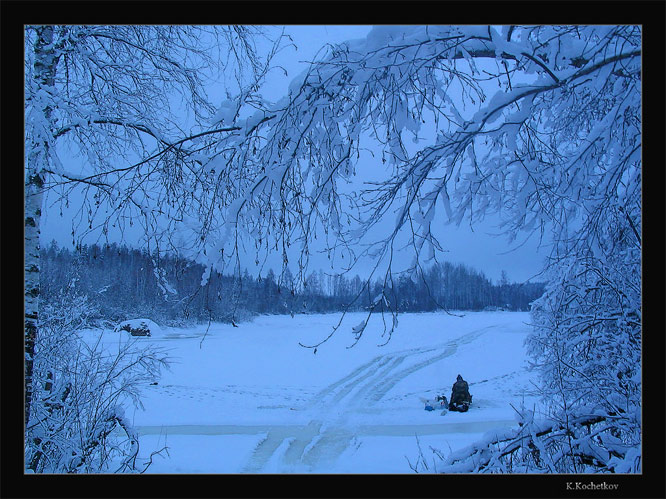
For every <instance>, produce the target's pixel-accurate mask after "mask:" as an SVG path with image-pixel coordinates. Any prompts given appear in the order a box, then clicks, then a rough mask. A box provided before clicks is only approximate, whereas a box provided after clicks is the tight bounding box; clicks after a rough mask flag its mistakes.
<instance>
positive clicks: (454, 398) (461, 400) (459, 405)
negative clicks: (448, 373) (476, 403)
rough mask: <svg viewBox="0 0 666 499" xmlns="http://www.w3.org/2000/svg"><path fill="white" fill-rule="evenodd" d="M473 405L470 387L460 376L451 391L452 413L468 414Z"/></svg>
mask: <svg viewBox="0 0 666 499" xmlns="http://www.w3.org/2000/svg"><path fill="white" fill-rule="evenodd" d="M471 403H472V396H471V395H470V393H469V385H468V384H467V381H465V380H464V379H463V378H462V376H461V375H460V374H459V375H458V377H457V378H456V382H455V383H454V384H453V388H452V389H451V402H450V403H449V410H450V411H458V412H467V409H469V406H470V404H471Z"/></svg>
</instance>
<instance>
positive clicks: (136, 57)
mask: <svg viewBox="0 0 666 499" xmlns="http://www.w3.org/2000/svg"><path fill="white" fill-rule="evenodd" d="M260 33H261V32H260V30H259V29H258V28H253V27H243V26H234V27H222V26H200V27H194V26H132V25H123V26H104V25H94V26H93V25H75V26H74V25H67V26H63V25H56V26H51V25H42V26H26V28H25V80H24V81H25V170H24V172H25V200H26V201H25V255H26V258H25V392H26V397H25V421H26V424H28V423H29V419H30V417H31V409H32V408H31V405H32V398H33V392H35V391H36V390H39V389H40V388H39V387H37V386H36V385H37V384H38V383H43V382H44V380H36V379H35V378H34V376H33V369H34V362H35V345H36V343H37V342H38V341H39V330H38V327H39V326H38V324H39V270H40V269H39V267H40V266H39V228H40V223H41V219H42V210H44V209H45V208H46V209H49V210H51V211H55V210H57V209H58V206H60V209H61V210H62V208H63V207H68V206H69V203H70V200H76V199H80V200H81V201H80V203H77V206H74V208H76V209H77V211H76V216H75V220H74V222H73V226H72V238H73V240H74V241H76V238H80V237H82V236H83V235H85V233H86V231H93V230H98V231H101V233H102V235H106V234H108V232H109V231H111V230H113V229H114V228H115V230H116V231H120V233H124V232H125V230H127V229H128V228H129V227H130V226H132V225H134V224H141V225H142V228H143V229H144V232H145V236H146V237H145V239H146V241H150V242H152V243H153V247H155V246H159V245H160V243H162V245H166V244H167V243H166V242H164V241H165V240H166V238H165V239H164V240H163V239H162V238H164V237H165V234H166V233H167V232H169V229H170V227H169V222H170V221H172V220H182V218H183V216H185V215H184V214H185V213H186V212H187V213H192V212H191V211H190V205H188V204H187V203H188V201H189V200H191V199H192V197H193V196H194V193H196V192H197V190H198V189H200V188H201V186H202V185H204V184H205V185H206V186H207V185H208V184H206V182H207V181H206V180H205V179H207V175H206V174H205V173H204V172H203V170H202V169H201V168H200V163H197V162H196V159H195V158H193V157H192V156H191V155H190V156H188V155H187V154H185V153H184V152H183V148H184V147H185V146H187V145H191V144H195V143H196V144H197V146H195V147H202V146H204V145H205V143H206V141H207V140H210V139H211V138H214V137H217V138H219V137H220V136H221V135H225V134H230V133H232V132H234V131H236V130H238V127H233V126H231V125H230V122H231V121H232V119H233V117H234V115H235V113H236V112H237V111H238V107H239V106H240V104H241V103H252V102H253V100H254V98H255V97H254V92H255V91H256V88H257V84H258V82H259V81H260V79H261V78H262V77H263V75H264V74H265V72H266V71H267V69H268V65H267V59H269V58H270V55H271V54H272V53H269V56H268V57H267V58H262V57H259V56H258V51H257V50H256V43H257V40H258V39H259V36H260ZM274 48H275V46H274ZM220 68H224V70H225V73H226V75H227V76H234V75H235V76H236V78H237V81H238V89H237V90H238V95H237V96H236V97H235V99H229V100H228V101H226V102H227V104H224V105H223V106H221V107H218V106H213V105H212V104H211V103H210V102H209V98H208V96H207V94H206V88H207V85H206V84H207V83H208V81H207V79H206V78H207V75H209V74H210V71H211V70H212V71H214V70H216V69H218V70H219V69H220ZM212 76H214V77H217V76H218V75H216V74H213V75H212ZM229 102H234V103H235V105H237V107H234V106H230V105H228V103H229ZM221 110H224V112H223V113H221ZM211 120H212V121H213V122H214V123H215V126H214V127H212V128H211V126H210V123H211ZM204 128H205V131H203V130H204ZM189 152H190V153H191V150H190V151H189ZM202 182H203V184H202ZM47 191H48V192H49V203H50V204H49V206H48V207H46V206H45V197H44V196H45V192H47ZM75 202H76V201H75ZM162 223H164V224H165V225H161V224H162Z"/></svg>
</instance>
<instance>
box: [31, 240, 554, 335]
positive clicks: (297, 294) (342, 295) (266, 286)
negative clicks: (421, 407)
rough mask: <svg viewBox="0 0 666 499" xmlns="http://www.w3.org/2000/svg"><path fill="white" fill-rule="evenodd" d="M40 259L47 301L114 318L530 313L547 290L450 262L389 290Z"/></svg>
mask: <svg viewBox="0 0 666 499" xmlns="http://www.w3.org/2000/svg"><path fill="white" fill-rule="evenodd" d="M41 256H42V263H41V265H42V267H41V287H42V290H41V298H42V300H43V301H44V302H45V303H48V302H50V301H55V300H57V299H58V297H59V296H62V295H63V294H68V293H69V294H80V295H85V296H87V297H88V300H89V302H90V303H91V304H92V305H93V306H94V308H95V309H96V313H95V315H94V317H96V318H99V319H108V320H123V319H127V318H132V317H138V316H142V317H148V318H152V319H156V320H162V321H164V322H167V323H178V322H181V321H184V320H185V321H187V320H195V321H207V320H209V319H211V320H214V321H221V322H231V321H236V322H237V321H242V320H244V319H247V318H249V317H251V316H253V315H257V314H289V313H291V314H293V313H315V312H334V311H341V310H349V311H358V310H367V309H368V308H369V307H370V306H371V305H372V304H373V303H374V304H378V305H377V306H378V307H384V309H387V308H388V307H395V306H397V309H398V311H400V312H426V311H434V310H438V309H450V310H484V309H504V310H523V311H524V310H528V309H529V304H530V302H531V301H533V300H534V299H535V298H537V297H539V296H540V295H541V294H542V293H543V289H544V285H543V283H527V284H514V283H509V282H508V279H507V278H506V274H505V273H503V275H502V280H501V282H500V283H498V284H493V283H492V282H491V281H490V280H489V279H488V278H487V277H485V276H484V275H483V273H481V272H478V271H476V270H474V269H471V268H469V267H467V266H465V265H454V264H451V263H448V262H445V263H437V264H434V265H432V266H431V267H430V268H429V269H427V270H426V272H425V275H424V276H422V277H420V278H416V279H412V278H410V277H408V276H406V275H401V276H399V277H395V278H394V279H393V280H392V282H391V283H389V284H387V285H386V286H383V283H380V282H379V281H377V282H374V283H372V284H371V285H370V286H368V285H367V283H366V282H365V280H364V279H361V278H360V277H359V276H353V277H350V278H348V277H345V276H340V275H335V276H334V275H328V274H325V273H324V272H323V271H321V270H319V271H315V272H312V273H310V274H309V275H308V276H307V277H306V279H305V282H304V283H298V282H297V280H296V279H295V278H294V276H293V274H292V273H291V271H290V270H289V269H286V270H285V271H284V272H281V273H280V274H279V275H276V273H275V272H274V271H273V270H272V269H271V270H268V271H267V272H266V274H265V275H263V276H260V277H254V276H251V275H250V274H249V272H247V270H246V271H245V272H243V274H242V275H241V276H240V277H239V276H236V277H234V276H228V275H221V274H219V273H217V272H215V271H213V272H211V276H210V279H209V281H208V283H207V284H206V285H205V286H201V277H202V274H203V271H204V267H203V266H202V265H200V264H197V263H194V262H192V261H189V260H187V259H185V258H181V257H177V256H173V255H160V257H159V258H158V257H157V255H156V254H153V255H151V254H149V253H148V252H147V251H145V250H139V249H134V248H128V247H126V246H122V245H117V244H110V245H101V246H100V245H92V246H87V245H83V246H81V247H79V248H78V249H77V250H76V251H71V250H68V249H63V248H59V247H58V246H57V245H56V244H55V243H51V245H50V246H48V247H47V248H45V249H42V255H41Z"/></svg>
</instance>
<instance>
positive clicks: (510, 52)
mask: <svg viewBox="0 0 666 499" xmlns="http://www.w3.org/2000/svg"><path fill="white" fill-rule="evenodd" d="M245 128H246V130H248V131H247V132H246V135H247V134H248V133H255V132H256V131H257V130H258V129H261V130H262V132H261V135H256V136H253V139H252V140H251V141H249V142H245V143H244V147H246V146H248V145H249V146H250V147H249V149H247V148H246V149H243V151H242V152H241V151H240V150H238V149H232V150H230V149H229V146H230V143H229V142H228V141H222V142H220V143H219V144H218V145H217V147H218V149H217V150H218V151H219V154H220V155H225V156H224V157H225V160H226V162H225V163H224V164H219V163H215V167H216V169H215V173H216V175H219V176H220V177H221V178H223V179H224V187H225V189H226V191H225V193H224V195H222V194H221V193H217V192H216V195H218V198H217V199H218V200H220V202H218V203H217V205H216V206H218V207H219V208H220V209H219V213H218V215H217V217H215V219H216V220H217V221H218V224H219V227H220V229H221V230H220V231H219V232H215V237H212V234H213V233H212V232H211V233H210V234H209V233H204V234H202V239H201V241H202V248H203V249H204V250H206V251H208V253H209V254H215V255H216V256H217V255H218V254H221V255H222V259H221V260H220V261H221V262H222V264H224V263H225V262H224V261H225V260H227V261H231V259H233V258H234V257H237V256H238V254H239V252H240V249H239V248H241V244H242V241H250V244H253V245H254V248H255V250H256V251H257V253H260V252H262V251H263V252H268V251H280V252H281V253H282V254H283V260H284V262H285V264H286V263H287V262H288V259H289V258H290V257H291V258H292V259H293V258H294V257H293V254H296V255H297V258H298V262H299V268H303V267H305V266H306V265H307V262H308V258H309V255H310V253H311V251H312V248H313V247H314V246H315V245H316V244H317V243H315V240H318V241H320V242H321V244H323V246H324V249H325V251H327V252H328V253H329V255H330V256H331V257H332V258H338V259H339V261H341V262H345V263H344V265H345V266H346V267H347V268H352V267H353V266H354V264H355V263H356V262H358V261H361V259H363V258H368V257H369V258H372V259H373V260H374V262H375V264H376V266H375V267H374V271H373V274H374V272H380V273H383V274H384V282H385V289H389V288H390V287H391V286H390V283H391V282H392V279H393V277H392V276H393V275H394V273H395V271H396V270H402V269H397V268H396V258H394V257H395V255H396V254H397V251H398V250H399V248H400V247H402V246H406V247H408V248H411V249H412V253H413V256H414V259H413V263H412V265H411V270H412V272H413V274H414V275H415V276H416V278H419V276H422V275H423V273H424V272H423V268H422V263H424V262H428V261H430V260H432V259H433V258H434V257H435V255H436V254H437V252H438V251H439V250H441V249H442V244H440V242H439V241H438V240H437V237H436V235H435V234H436V232H437V231H436V226H437V225H438V224H443V223H453V224H460V223H462V222H463V221H465V222H467V223H470V224H474V223H477V222H480V221H482V220H484V219H486V218H487V217H489V216H496V217H499V220H500V223H499V229H500V230H501V232H503V233H504V234H505V235H506V236H507V237H508V239H509V241H515V240H517V239H518V238H519V237H521V238H522V237H530V236H535V237H539V238H540V240H542V241H543V243H544V244H551V245H552V252H551V255H550V259H549V262H548V272H549V275H550V287H549V289H548V292H547V293H546V295H545V296H544V298H543V299H542V300H541V301H540V302H539V303H537V304H536V306H535V308H534V319H535V326H536V329H535V333H534V335H533V336H532V338H531V339H530V348H531V350H532V352H533V354H534V355H535V359H536V362H537V363H538V364H539V365H540V367H541V369H542V373H543V378H544V389H545V390H547V392H548V395H547V396H548V400H550V401H551V402H552V403H553V404H554V405H553V406H552V407H551V413H550V417H551V418H556V419H559V420H561V422H562V424H564V426H561V425H560V426H557V425H555V426H552V425H551V427H550V430H548V431H547V432H546V433H542V432H541V431H538V432H537V433H535V437H534V438H533V445H535V446H537V448H538V446H539V445H541V444H542V440H540V436H544V435H548V437H545V436H544V438H553V439H554V440H553V441H552V442H551V443H552V445H550V444H548V445H546V444H543V445H545V447H544V448H545V449H546V450H547V452H550V455H551V461H552V462H551V463H550V464H548V462H546V464H542V461H538V460H537V461H534V463H533V465H534V466H535V467H536V468H537V469H539V470H541V469H545V470H550V471H553V470H561V469H567V470H573V471H580V470H588V469H595V470H613V469H615V470H618V469H629V470H632V471H635V470H637V469H640V460H639V459H638V458H637V455H639V454H640V450H637V449H639V448H638V447H637V446H638V445H639V444H640V422H639V421H640V420H639V419H637V417H638V416H637V415H638V414H639V411H640V362H638V359H639V358H640V345H641V341H640V323H641V321H640V270H641V267H640V255H641V235H640V233H641V28H640V27H639V26H631V25H623V26H502V27H495V26H462V27H460V26H409V27H401V26H382V27H377V28H375V29H373V30H372V31H371V32H370V34H369V35H368V36H367V38H366V39H363V40H356V41H350V42H346V43H343V44H340V45H336V46H331V47H329V49H328V51H327V52H326V54H325V55H324V56H323V57H322V58H320V59H319V60H317V61H316V62H314V63H313V64H311V65H310V66H309V68H308V70H307V71H305V72H304V73H303V74H302V75H300V76H299V77H298V78H296V79H295V80H294V81H293V82H292V84H291V86H290V88H289V95H288V96H287V97H285V98H284V99H283V100H282V101H280V102H279V103H278V104H277V105H275V106H273V107H271V108H269V109H268V110H267V112H266V113H265V114H258V115H256V116H254V117H253V118H252V120H250V121H249V122H248V123H247V124H246V125H245ZM218 166H219V167H220V168H221V169H217V167H218ZM361 181H363V182H364V183H363V184H362V186H361V187H358V186H359V183H360V182H361ZM210 199H212V197H211V198H210ZM387 217H388V218H390V219H391V220H393V223H389V224H387V223H386V219H387ZM206 227H207V228H211V229H212V228H213V225H207V226H206ZM211 250H213V251H211ZM257 260H259V257H258V258H257ZM300 275H303V274H302V273H301V274H300ZM380 302H382V300H381V299H380V300H378V303H380ZM394 303H398V300H394ZM393 324H394V325H395V321H394V322H393ZM354 332H355V334H356V336H357V337H360V336H361V335H362V333H363V328H362V327H361V328H356V329H355V331H354ZM325 339H326V338H325ZM325 339H324V341H325ZM315 346H317V345H312V347H315ZM620 358H622V360H621V361H620ZM616 361H617V362H616ZM555 406H557V407H555ZM574 422H577V424H578V426H575V425H574ZM558 424H559V423H558ZM599 425H600V426H599ZM574 426H575V428H574ZM553 428H556V429H553ZM562 428H564V429H562ZM551 430H552V431H551ZM542 431H545V430H543V429H542ZM554 435H556V436H557V437H554ZM595 446H596V447H595ZM599 449H603V452H602V451H599V452H598V450H599ZM604 452H606V454H604ZM558 453H559V454H558ZM509 454H511V456H513V455H514V453H513V452H511V453H509ZM542 454H543V452H542ZM544 459H545V458H544ZM551 464H552V466H551ZM498 466H499V465H498ZM475 469H479V467H478V466H476V468H475ZM500 469H502V468H501V467H495V468H492V467H491V470H500ZM504 469H505V468H504Z"/></svg>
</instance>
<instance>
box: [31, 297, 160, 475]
mask: <svg viewBox="0 0 666 499" xmlns="http://www.w3.org/2000/svg"><path fill="white" fill-rule="evenodd" d="M91 312H92V310H91V308H90V306H89V305H88V304H87V300H86V299H85V298H84V297H74V298H69V299H67V298H63V299H62V300H61V302H60V303H59V304H58V305H49V306H45V307H44V310H43V311H42V321H41V324H40V335H39V337H38V339H37V342H36V344H35V354H34V371H33V372H34V385H33V386H34V396H33V402H32V404H31V412H30V419H29V421H28V424H27V427H26V432H25V468H26V471H30V472H36V473H100V472H139V471H143V470H141V469H140V465H139V464H138V463H137V462H136V459H137V453H138V450H139V446H138V437H137V435H136V433H135V431H134V430H133V429H132V427H131V424H129V422H128V421H127V419H126V418H125V417H124V410H125V407H126V406H127V405H128V403H133V404H134V405H136V406H141V399H140V389H141V386H142V385H145V384H147V383H148V380H152V379H155V377H157V376H159V373H160V370H161V369H162V368H163V367H166V366H167V358H166V356H165V355H164V354H163V352H161V351H160V350H158V349H155V348H152V347H148V348H146V347H142V348H140V349H139V348H138V347H137V346H135V345H136V344H135V343H133V342H120V343H114V344H113V346H108V345H103V344H102V342H101V336H100V337H97V338H95V339H93V340H92V341H91V340H90V339H89V338H84V337H83V335H82V334H81V333H79V332H77V330H80V327H81V326H82V325H84V324H85V320H86V317H87V316H88V315H90V313H91Z"/></svg>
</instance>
